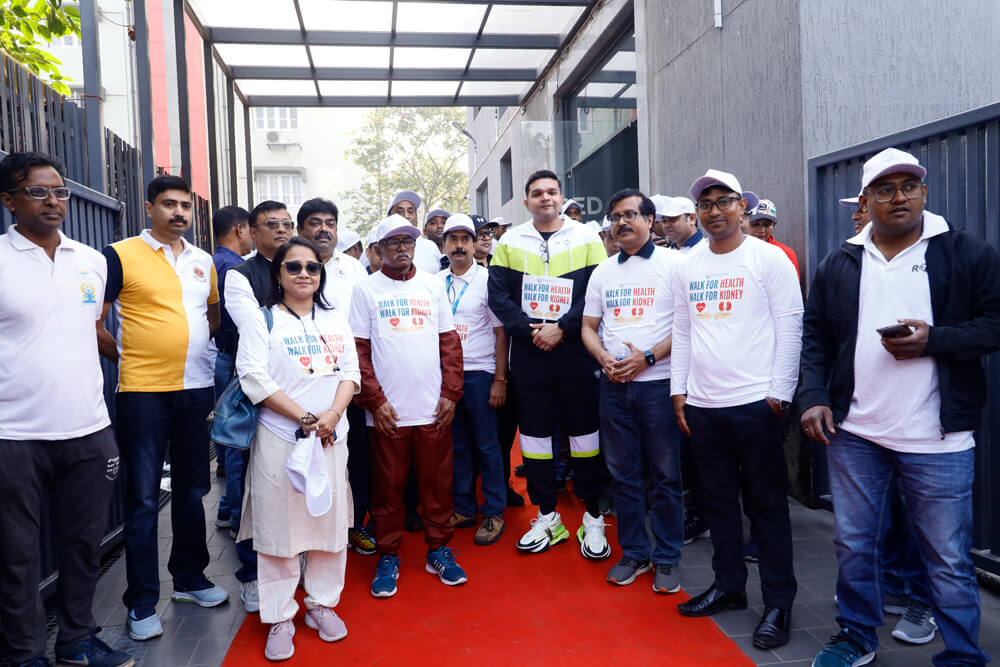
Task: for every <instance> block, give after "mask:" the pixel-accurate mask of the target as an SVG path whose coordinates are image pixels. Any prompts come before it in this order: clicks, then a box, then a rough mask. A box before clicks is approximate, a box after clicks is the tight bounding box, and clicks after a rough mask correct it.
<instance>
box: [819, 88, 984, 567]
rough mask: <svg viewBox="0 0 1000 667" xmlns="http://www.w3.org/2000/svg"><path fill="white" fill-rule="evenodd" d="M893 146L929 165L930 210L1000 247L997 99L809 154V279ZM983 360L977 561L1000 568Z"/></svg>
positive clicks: (848, 232)
mask: <svg viewBox="0 0 1000 667" xmlns="http://www.w3.org/2000/svg"><path fill="white" fill-rule="evenodd" d="M891 146H895V147H896V148H900V149H902V150H905V151H908V152H910V153H913V154H914V155H916V156H917V158H919V160H920V163H921V164H922V165H923V166H924V167H926V168H927V178H926V179H925V182H926V183H927V189H928V193H927V208H928V209H929V210H931V211H934V212H935V213H939V214H941V215H943V216H944V217H945V218H946V219H947V220H948V222H950V223H951V224H952V226H953V227H955V228H957V229H964V230H965V231H967V232H968V233H970V234H974V235H975V236H978V237H980V238H983V239H985V240H986V241H987V242H989V243H990V244H991V245H993V246H994V247H1000V104H992V105H989V106H986V107H982V108H979V109H974V110H972V111H968V112H966V113H963V114H959V115H957V116H951V117H948V118H945V119H943V120H939V121H935V122H933V123H928V124H926V125H920V126H917V127H914V128H910V129H908V130H906V131H904V132H899V133H897V134H892V135H889V136H886V137H882V138H879V139H876V140H874V141H869V142H866V143H863V144H859V145H857V146H851V147H850V148H845V149H843V150H839V151H835V152H833V153H828V154H826V155H821V156H818V157H814V158H812V159H810V160H809V165H808V175H809V194H808V199H807V201H808V202H809V226H808V230H807V232H808V247H807V255H808V276H809V279H810V281H811V278H812V273H813V272H814V271H815V269H816V266H817V264H818V263H819V261H820V260H821V259H822V258H823V257H825V256H826V255H827V254H828V253H830V252H831V251H833V250H834V249H836V248H838V247H839V246H840V244H841V243H843V241H844V239H845V238H847V237H848V236H852V235H853V229H854V226H853V223H852V222H851V220H850V213H852V212H853V211H849V210H848V209H846V208H844V207H843V206H840V205H839V204H838V202H837V200H838V199H840V198H841V197H853V196H854V195H856V194H857V193H858V187H859V185H860V183H861V167H862V165H863V164H864V162H865V160H867V159H868V158H870V157H871V156H872V155H874V154H875V153H877V152H879V151H881V150H883V149H885V148H889V147H891ZM984 362H985V366H986V373H987V377H988V379H989V386H990V393H989V397H988V399H987V403H986V408H985V409H984V414H983V425H982V428H980V429H979V431H977V432H976V478H975V486H974V501H973V502H974V512H975V529H974V531H973V557H974V559H975V561H976V565H977V566H978V567H981V568H983V569H985V570H988V571H990V572H993V573H994V574H1000V506H998V502H1000V453H998V454H996V455H993V454H992V453H991V450H992V447H991V445H992V435H993V426H994V425H996V426H997V429H998V442H1000V353H998V354H993V355H990V356H989V357H987V358H985V359H984ZM994 422H996V424H994ZM812 462H813V500H814V501H815V502H817V504H824V503H823V500H824V496H827V497H828V495H829V482H828V480H827V476H826V453H825V451H824V449H823V447H822V446H818V445H816V444H815V443H813V449H812ZM994 483H996V485H997V486H994Z"/></svg>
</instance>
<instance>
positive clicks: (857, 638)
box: [799, 148, 1000, 667]
mask: <svg viewBox="0 0 1000 667" xmlns="http://www.w3.org/2000/svg"><path fill="white" fill-rule="evenodd" d="M925 174H926V170H925V169H924V168H923V167H922V166H920V164H919V163H918V161H917V159H916V158H915V157H913V156H912V155H910V154H908V153H904V152H902V151H899V150H896V149H894V148H890V149H886V150H885V151H882V152H881V153H879V154H878V155H876V156H874V157H873V158H871V159H870V160H869V161H868V162H866V163H865V165H864V170H863V176H862V194H861V197H860V203H861V205H862V206H865V207H867V209H868V212H869V214H870V216H871V224H869V225H868V226H867V227H866V228H865V229H864V230H862V232H861V233H860V234H859V235H858V236H856V237H854V238H852V239H850V240H848V241H847V242H846V243H845V244H844V245H843V246H841V248H839V249H838V250H835V251H834V252H833V253H831V254H830V255H829V256H828V257H827V258H826V259H824V260H823V262H821V263H820V266H819V268H818V269H817V271H816V276H815V278H814V280H813V283H812V287H811V291H810V294H809V300H808V304H807V306H806V311H805V323H804V329H803V345H802V364H801V369H802V385H801V388H800V392H799V399H800V402H801V405H802V409H803V414H802V426H803V428H804V430H805V432H806V434H807V435H808V436H809V437H810V438H813V439H814V440H817V441H819V442H822V443H824V444H827V445H828V448H827V458H828V461H829V469H830V486H831V489H832V493H833V503H834V511H835V514H834V515H835V517H836V543H837V561H838V564H839V567H840V573H839V578H838V582H837V599H838V603H839V606H840V615H839V616H838V617H837V622H838V624H839V625H840V626H841V632H840V633H839V634H838V635H837V636H836V637H834V638H833V640H832V641H831V642H830V643H829V644H827V646H826V647H825V648H824V649H823V650H822V651H821V652H820V653H819V655H817V656H816V659H815V660H814V661H813V665H816V666H818V667H832V666H836V667H841V666H846V665H863V664H866V663H868V662H871V660H873V659H874V655H875V654H874V651H875V647H876V646H877V645H878V638H877V636H876V634H875V628H876V627H878V626H879V625H881V624H882V598H883V594H884V592H883V590H882V582H881V581H880V577H879V576H878V572H879V562H880V552H881V545H882V542H883V540H884V536H885V530H886V527H887V517H886V515H887V512H888V508H889V504H890V500H891V498H890V496H891V493H892V490H893V489H894V488H895V485H896V481H897V480H898V482H899V485H900V487H901V489H902V493H903V496H904V501H905V504H906V507H907V509H908V511H909V512H910V514H911V517H912V519H913V524H914V528H915V530H916V533H917V542H918V545H919V550H920V556H921V560H922V561H923V563H924V566H925V567H926V569H927V574H928V576H929V580H930V594H931V604H932V611H933V615H934V619H935V620H936V623H937V625H938V627H939V628H940V630H941V636H942V638H943V639H944V642H945V646H946V649H945V650H944V651H943V652H941V653H939V654H937V655H935V656H934V664H936V665H945V664H947V665H956V664H962V665H982V664H985V662H986V661H987V660H988V659H989V658H988V657H987V656H986V655H985V654H984V653H983V652H982V651H981V650H980V648H979V646H978V632H979V615H980V612H979V594H978V589H977V585H976V573H975V568H974V566H973V564H972V560H971V558H970V557H969V549H970V547H971V542H972V539H971V533H972V479H973V467H974V455H973V447H974V445H975V440H974V438H973V431H974V430H975V429H976V428H977V427H978V426H979V422H980V415H981V413H982V408H983V405H984V403H985V401H986V377H985V373H984V371H983V367H982V364H981V362H980V357H981V356H983V355H985V354H989V353H991V352H994V351H996V350H998V349H1000V256H998V254H997V252H996V250H994V249H993V248H991V247H990V246H989V245H987V244H986V243H985V242H983V241H981V240H979V239H976V238H974V237H971V236H969V235H967V234H965V233H963V232H959V231H954V230H952V229H951V228H950V227H949V225H948V223H947V222H946V221H945V220H944V218H942V217H941V216H938V215H935V214H933V213H930V212H929V211H925V210H924V204H925V202H926V198H927V186H926V185H924V184H923V183H922V180H923V177H924V176H925Z"/></svg>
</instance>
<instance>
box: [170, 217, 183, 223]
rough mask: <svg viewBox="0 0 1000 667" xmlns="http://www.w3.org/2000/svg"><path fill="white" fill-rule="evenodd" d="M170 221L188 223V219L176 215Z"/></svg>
mask: <svg viewBox="0 0 1000 667" xmlns="http://www.w3.org/2000/svg"><path fill="white" fill-rule="evenodd" d="M170 222H184V223H186V222H187V220H185V219H184V218H180V217H174V218H170Z"/></svg>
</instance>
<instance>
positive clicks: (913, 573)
mask: <svg viewBox="0 0 1000 667" xmlns="http://www.w3.org/2000/svg"><path fill="white" fill-rule="evenodd" d="M893 491H894V493H892V495H891V497H890V501H889V504H890V509H889V513H888V515H887V516H886V518H887V519H888V523H889V526H888V529H887V532H886V534H885V543H884V544H883V545H882V582H883V584H884V585H885V592H886V593H887V594H891V595H895V596H897V597H902V598H907V597H912V598H914V599H916V600H918V601H920V602H923V603H924V604H930V603H931V602H930V600H931V598H930V592H929V591H928V590H927V587H928V581H927V571H926V570H924V564H923V563H922V562H921V561H920V550H919V549H918V547H917V534H916V532H915V531H914V529H913V521H912V520H911V519H910V516H909V513H908V512H907V511H906V503H904V502H903V490H902V489H901V488H900V485H899V480H898V479H897V480H896V484H895V485H894V486H893Z"/></svg>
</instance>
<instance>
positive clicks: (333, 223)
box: [306, 218, 337, 229]
mask: <svg viewBox="0 0 1000 667" xmlns="http://www.w3.org/2000/svg"><path fill="white" fill-rule="evenodd" d="M306 226H307V227H309V229H321V228H323V227H327V228H329V229H336V228H337V219H336V218H328V219H326V220H320V219H319V218H309V219H308V220H306Z"/></svg>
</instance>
